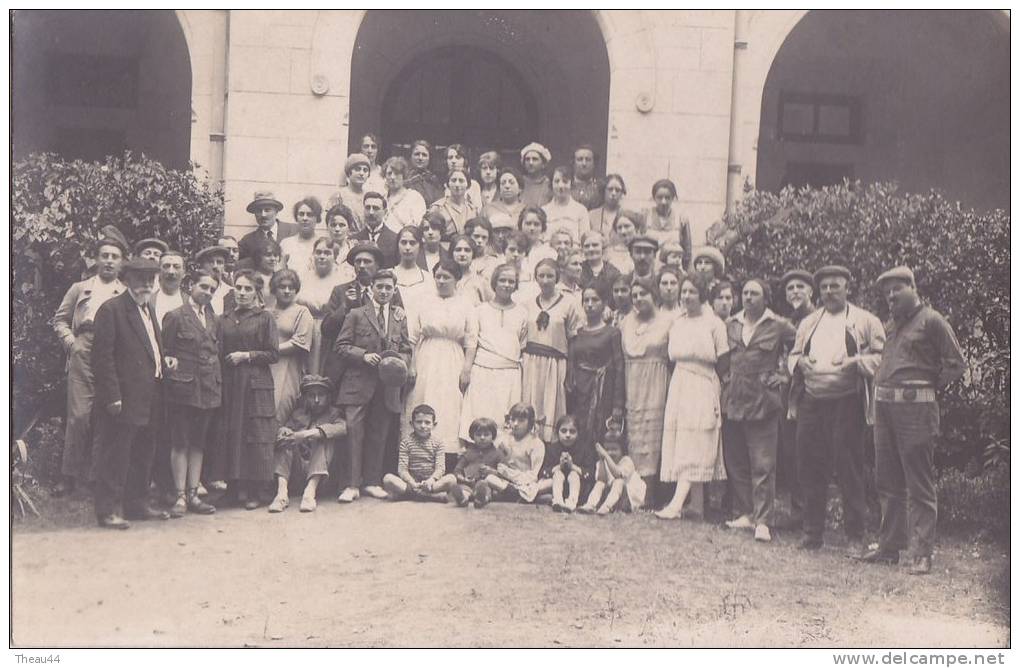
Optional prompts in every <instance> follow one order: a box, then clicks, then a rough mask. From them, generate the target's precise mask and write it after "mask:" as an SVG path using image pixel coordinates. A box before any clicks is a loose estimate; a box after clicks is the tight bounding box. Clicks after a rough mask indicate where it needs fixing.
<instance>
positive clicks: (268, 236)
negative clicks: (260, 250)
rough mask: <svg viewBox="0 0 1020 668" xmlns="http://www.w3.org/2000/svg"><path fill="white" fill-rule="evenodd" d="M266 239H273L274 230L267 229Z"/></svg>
mask: <svg viewBox="0 0 1020 668" xmlns="http://www.w3.org/2000/svg"><path fill="white" fill-rule="evenodd" d="M266 239H269V240H270V241H272V240H273V231H272V230H266Z"/></svg>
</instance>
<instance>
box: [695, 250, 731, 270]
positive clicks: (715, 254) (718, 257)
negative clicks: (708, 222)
mask: <svg viewBox="0 0 1020 668" xmlns="http://www.w3.org/2000/svg"><path fill="white" fill-rule="evenodd" d="M702 257H707V258H708V259H709V260H711V261H712V262H714V263H715V266H717V267H719V273H720V274H721V273H723V272H724V271H726V259H725V258H724V257H723V254H722V251H721V250H719V249H718V248H716V247H715V246H699V247H698V248H695V249H694V251H693V252H692V253H691V268H692V269H693V268H694V263H695V262H697V261H698V258H702Z"/></svg>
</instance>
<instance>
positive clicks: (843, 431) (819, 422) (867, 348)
mask: <svg viewBox="0 0 1020 668" xmlns="http://www.w3.org/2000/svg"><path fill="white" fill-rule="evenodd" d="M814 280H815V284H816V285H817V286H818V292H819V293H820V294H821V301H822V307H821V308H819V309H818V310H816V311H815V312H814V313H812V314H811V315H809V316H807V317H806V318H804V320H803V321H802V322H801V323H800V326H799V327H798V328H797V338H796V341H795V342H794V345H793V351H792V352H791V353H790V359H789V364H790V371H791V373H793V384H792V387H791V390H790V392H791V394H790V413H791V415H792V416H795V417H796V419H797V459H798V467H797V473H798V475H797V477H798V480H799V482H800V485H801V490H802V492H803V495H804V496H803V500H804V516H803V527H804V539H803V540H802V541H801V544H800V547H801V548H802V549H807V550H817V549H820V548H821V547H822V534H823V531H824V529H825V509H826V501H827V496H828V488H829V479H830V477H831V472H832V468H833V462H834V461H835V466H836V478H837V481H838V482H839V488H840V492H841V494H842V496H843V513H844V519H843V527H844V531H845V532H846V536H847V539H848V540H849V548H848V550H847V554H848V556H852V557H859V556H860V555H861V554H862V553H863V551H864V543H863V539H864V522H865V518H866V516H867V504H866V502H865V496H864V442H863V438H864V428H865V424H866V421H869V418H870V415H871V411H870V410H869V405H870V400H871V392H870V385H871V381H872V379H873V378H874V375H875V370H876V369H877V368H878V361H879V359H880V358H881V355H882V349H883V348H884V347H885V330H884V329H883V328H882V323H881V321H879V319H878V318H877V317H875V316H874V315H873V314H871V313H869V312H868V311H865V310H864V309H862V308H859V307H857V306H854V305H853V304H850V303H849V302H848V301H847V298H848V286H849V284H850V270H849V269H847V268H846V267H844V266H842V265H828V266H825V267H822V268H821V269H819V270H818V271H816V272H815V275H814Z"/></svg>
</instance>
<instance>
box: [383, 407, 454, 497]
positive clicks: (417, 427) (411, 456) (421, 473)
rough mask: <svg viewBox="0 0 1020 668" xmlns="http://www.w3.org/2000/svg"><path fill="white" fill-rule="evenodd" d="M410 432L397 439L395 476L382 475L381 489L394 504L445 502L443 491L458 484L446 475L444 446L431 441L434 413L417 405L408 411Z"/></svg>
mask: <svg viewBox="0 0 1020 668" xmlns="http://www.w3.org/2000/svg"><path fill="white" fill-rule="evenodd" d="M411 426H412V427H413V431H412V432H411V433H410V434H408V435H407V436H405V437H404V438H402V439H401V440H400V447H399V449H398V450H397V475H393V474H392V473H387V474H386V475H385V476H383V487H385V488H386V491H387V492H388V493H389V495H390V498H391V499H393V500H394V501H398V500H401V499H407V500H411V501H439V502H441V503H445V502H446V492H447V491H449V490H450V489H451V488H453V487H454V486H455V485H456V484H457V480H456V479H455V478H454V477H453V474H452V473H447V472H446V455H445V452H444V448H443V444H442V443H440V442H439V441H438V440H436V439H434V438H432V429H433V428H434V427H435V426H436V411H435V409H434V408H432V406H429V405H428V404H419V405H417V406H415V407H414V410H412V411H411Z"/></svg>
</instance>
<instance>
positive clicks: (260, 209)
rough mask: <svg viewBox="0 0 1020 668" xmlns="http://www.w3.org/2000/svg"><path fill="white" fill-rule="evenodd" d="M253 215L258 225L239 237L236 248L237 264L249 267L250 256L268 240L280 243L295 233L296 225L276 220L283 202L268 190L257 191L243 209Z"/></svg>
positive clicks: (254, 254)
mask: <svg viewBox="0 0 1020 668" xmlns="http://www.w3.org/2000/svg"><path fill="white" fill-rule="evenodd" d="M245 210H246V211H247V212H248V213H250V214H252V215H253V216H255V223H256V224H257V225H258V227H257V228H256V229H254V230H252V231H251V232H249V233H248V234H246V235H244V236H243V237H241V241H239V242H238V244H237V248H238V253H239V258H240V260H239V264H242V263H243V264H244V265H245V266H247V267H251V266H252V265H251V262H252V258H254V257H255V256H256V255H258V254H259V253H258V251H259V250H260V249H261V248H262V247H264V246H266V245H267V244H268V243H269V242H270V241H275V242H276V243H280V241H281V240H283V239H286V238H287V237H291V236H294V235H295V234H297V231H298V227H297V225H295V224H294V223H287V222H282V221H278V220H277V219H276V217H277V216H278V215H279V214H280V211H282V210H283V203H282V202H281V201H280V200H278V199H276V197H275V196H274V195H273V193H271V192H269V191H268V190H265V191H257V192H256V193H255V196H254V197H253V198H252V201H251V202H250V203H249V204H248V206H247V207H246V209H245Z"/></svg>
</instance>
